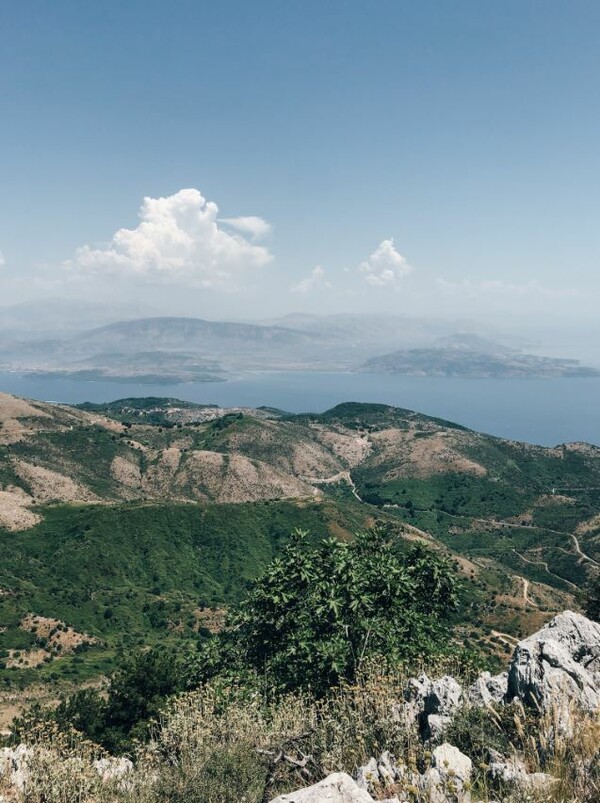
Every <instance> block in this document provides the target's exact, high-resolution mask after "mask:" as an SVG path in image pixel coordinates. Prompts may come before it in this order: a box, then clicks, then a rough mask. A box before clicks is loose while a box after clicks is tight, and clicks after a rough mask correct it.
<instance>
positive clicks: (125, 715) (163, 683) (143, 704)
mask: <svg viewBox="0 0 600 803" xmlns="http://www.w3.org/2000/svg"><path fill="white" fill-rule="evenodd" d="M183 686H184V682H183V671H182V662H181V660H180V659H178V658H177V656H175V655H174V654H173V653H171V652H169V651H168V650H166V649H165V648H163V647H156V648H154V649H151V650H146V651H143V652H139V653H136V654H134V655H131V656H129V657H128V658H126V659H125V660H124V661H123V663H122V664H121V666H120V667H119V669H118V670H117V671H116V672H115V674H114V675H113V677H112V678H111V682H110V686H109V689H108V694H107V695H104V696H103V695H102V694H101V693H100V692H99V691H97V690H96V689H82V690H80V691H78V692H76V693H75V694H73V695H71V696H70V697H69V698H67V699H66V700H62V701H61V702H60V704H59V705H58V706H57V708H56V709H55V710H54V711H50V712H48V711H46V712H42V713H43V717H42V718H45V719H48V718H49V719H52V720H54V721H55V722H56V723H57V724H58V725H59V727H61V728H64V729H68V728H70V727H72V728H75V729H76V730H77V731H79V732H80V733H83V734H85V736H87V737H88V738H89V739H91V740H92V741H94V742H96V743H97V744H100V745H102V746H103V747H105V748H107V749H108V750H110V751H114V752H122V751H125V750H127V749H128V748H129V747H130V746H131V743H132V741H133V740H135V739H144V738H145V737H146V735H147V733H148V729H149V725H150V723H151V722H152V720H155V719H156V718H157V716H158V714H159V713H160V710H161V708H162V706H163V704H164V702H165V700H166V698H167V697H169V696H170V695H171V694H175V693H176V692H178V691H181V690H182V689H183ZM29 719H32V720H33V721H35V720H37V719H39V711H37V710H32V714H31V715H30V717H29ZM21 727H23V726H21Z"/></svg>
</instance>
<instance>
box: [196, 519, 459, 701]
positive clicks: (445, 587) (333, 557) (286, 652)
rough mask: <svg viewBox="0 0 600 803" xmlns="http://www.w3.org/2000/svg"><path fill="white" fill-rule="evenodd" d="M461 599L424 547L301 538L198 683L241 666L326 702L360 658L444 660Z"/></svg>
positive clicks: (245, 608)
mask: <svg viewBox="0 0 600 803" xmlns="http://www.w3.org/2000/svg"><path fill="white" fill-rule="evenodd" d="M457 598H458V589H457V580H456V576H455V573H454V571H453V569H452V567H451V565H450V564H449V562H448V561H446V560H444V559H443V558H441V557H440V556H438V555H436V554H435V553H433V552H431V551H430V550H427V549H425V548H424V547H422V546H420V545H419V546H415V547H414V548H413V549H411V550H410V552H408V553H407V554H402V552H401V551H400V549H399V548H398V543H397V539H393V537H392V533H391V531H390V530H389V529H387V528H384V527H381V526H380V527H377V528H375V529H373V530H370V531H369V532H367V533H364V534H361V535H358V536H357V537H356V538H355V540H353V541H352V542H342V541H339V540H336V539H333V538H330V539H325V540H323V541H321V542H320V543H319V544H317V545H316V546H315V545H313V544H311V543H310V541H309V540H308V539H307V536H306V533H304V532H300V531H298V532H296V534H295V536H294V538H293V539H292V541H291V542H290V543H289V544H288V546H287V547H286V548H285V549H284V551H283V553H282V555H281V557H279V558H277V559H275V560H274V561H273V562H272V563H271V565H270V566H269V568H268V569H267V571H266V572H265V574H264V575H263V577H262V578H261V579H260V580H258V581H257V582H256V583H254V585H253V587H252V588H251V590H250V593H249V595H248V598H247V600H246V601H245V602H244V603H243V604H242V605H241V606H240V607H239V609H238V610H237V611H236V612H235V613H234V614H233V616H232V617H231V619H230V622H229V625H228V627H227V629H226V631H225V632H224V633H223V634H222V636H221V638H220V642H219V643H217V644H214V643H213V644H209V645H208V646H207V648H206V649H204V650H203V651H201V655H200V662H199V672H198V674H197V676H196V681H198V680H202V679H204V678H205V677H206V676H207V675H209V674H211V673H214V672H215V671H217V672H218V671H219V670H222V669H223V668H226V667H232V666H243V667H246V668H250V669H252V670H254V671H255V672H256V673H257V674H258V675H259V676H261V677H263V678H265V679H266V680H267V682H269V683H271V684H273V685H274V686H275V687H277V688H279V689H280V690H282V691H289V690H293V689H296V688H300V687H310V688H311V689H312V691H313V692H314V693H316V694H322V693H324V692H325V691H326V690H327V689H328V688H330V687H332V686H334V685H336V684H337V683H339V682H340V681H341V680H349V681H351V680H353V679H354V677H355V676H356V673H357V671H358V669H359V667H360V665H361V663H362V662H363V661H364V660H365V659H366V658H371V657H374V656H381V657H383V658H385V659H386V660H389V661H392V662H401V661H407V660H411V659H414V658H416V657H417V656H420V655H427V654H432V653H436V652H438V653H439V652H442V651H443V650H444V648H445V646H446V645H447V633H446V632H444V624H443V623H444V622H445V621H446V620H447V619H448V617H449V615H450V614H451V612H452V611H453V609H454V608H455V607H456V605H457ZM236 671H237V670H236Z"/></svg>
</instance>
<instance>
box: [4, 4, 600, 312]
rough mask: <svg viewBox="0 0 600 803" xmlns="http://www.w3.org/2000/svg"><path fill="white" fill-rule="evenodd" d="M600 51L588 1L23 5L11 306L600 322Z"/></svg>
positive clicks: (8, 288)
mask: <svg viewBox="0 0 600 803" xmlns="http://www.w3.org/2000/svg"><path fill="white" fill-rule="evenodd" d="M599 32H600V4H598V3H597V2H587V1H586V0H571V1H570V2H567V1H566V0H565V1H564V2H556V0H538V1H534V0H518V2H511V0H503V2H481V0H479V1H478V2H451V3H450V2H445V1H443V0H438V2H427V0H419V2H414V1H413V2H402V0H394V2H388V1H387V0H378V1H377V2H367V1H366V0H365V1H364V2H355V1H353V0H345V2H342V0H321V2H313V1H312V0H303V2H295V0H278V1H275V0H262V1H261V2H254V3H251V2H228V1H227V0H220V2H218V3H215V2H204V0H195V2H187V1H184V0H174V2H169V3H167V2H164V1H163V2H154V0H145V1H144V2H139V1H138V0H130V1H129V2H123V0H119V2H115V1H114V0H103V2H102V3H92V2H81V0H73V1H70V2H65V1H64V0H53V2H52V3H48V2H46V1H45V0H44V1H43V2H38V1H36V0H26V1H25V2H22V3H17V2H14V0H13V2H5V3H3V4H2V5H1V6H0V36H1V42H2V46H1V48H0V251H1V252H2V255H3V262H4V264H3V265H2V267H0V304H2V303H12V302H17V301H21V300H27V299H29V298H36V297H37V298H39V297H43V296H44V295H52V296H75V297H78V296H79V297H85V298H104V297H106V298H109V297H111V294H115V293H118V294H119V296H120V297H121V298H123V297H125V298H129V297H132V298H136V299H141V300H142V301H144V302H147V303H148V304H149V305H152V306H153V307H154V308H156V309H157V310H159V311H161V312H172V313H177V312H184V313H186V314H198V315H205V316H208V317H228V316H232V317H233V316H238V317H239V316H240V315H244V316H247V317H256V316H261V315H275V314H279V313H282V312H288V311H292V310H308V311H311V310H314V311H321V312H322V311H327V310H332V311H340V310H364V311H372V310H378V309H382V310H385V311H398V312H416V313H419V314H423V313H430V314H436V315H439V314H445V315H479V316H482V315H483V316H487V315H506V313H507V312H508V313H513V314H514V315H523V314H525V313H531V314H532V315H537V316H544V315H552V316H559V315H560V316H563V317H566V318H571V317H572V318H575V317H577V318H581V317H586V316H587V317H593V316H594V315H595V311H596V306H597V302H598V297H599V293H600V278H599V271H598V267H599V266H600V226H599V225H598V216H599V211H600V147H599V144H598V143H600V46H599V45H600V42H599V39H600V33H599ZM181 190H190V191H191V190H195V191H196V193H195V194H194V193H191V192H188V193H187V194H185V193H184V194H181V193H180V191H181ZM145 197H147V198H149V199H154V200H151V201H150V202H149V203H147V204H146V206H145V207H144V211H142V215H141V218H140V217H139V212H140V209H141V207H142V203H143V199H144V198H145ZM158 199H163V201H162V202H161V201H160V200H158ZM205 201H208V202H211V203H214V204H216V205H217V206H218V212H216V211H215V210H214V208H213V207H212V206H209V205H207V204H206V203H205ZM244 218H250V220H247V219H246V220H244ZM227 221H229V222H227ZM260 221H263V222H262V223H261V222H260ZM140 223H141V228H138V227H139V226H140ZM267 224H268V225H267ZM122 229H129V230H130V234H127V233H125V235H117V237H116V238H115V234H116V233H117V232H118V231H119V230H122Z"/></svg>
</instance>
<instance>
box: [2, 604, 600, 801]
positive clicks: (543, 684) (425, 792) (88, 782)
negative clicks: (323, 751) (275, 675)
mask: <svg viewBox="0 0 600 803" xmlns="http://www.w3.org/2000/svg"><path fill="white" fill-rule="evenodd" d="M191 705H192V709H193V708H194V703H193V702H192V703H191ZM508 706H512V708H510V709H509V708H508ZM515 706H516V708H517V709H518V710H520V711H522V712H526V711H530V712H531V711H535V712H536V714H537V715H538V716H539V717H540V718H541V720H542V721H546V722H547V723H548V728H547V729H546V730H545V731H543V730H539V731H538V732H537V736H536V738H537V740H538V744H536V751H537V753H538V754H539V753H540V752H542V753H543V751H544V750H546V751H547V753H548V754H550V753H551V752H552V751H554V753H556V751H557V745H558V744H559V743H562V744H569V743H570V742H572V741H573V740H574V739H575V738H576V737H577V735H578V733H577V730H578V728H580V727H581V723H582V722H586V723H588V724H589V723H590V722H591V723H593V729H592V731H590V732H591V733H592V737H591V741H592V742H593V743H592V744H591V746H590V747H589V749H588V750H587V751H584V752H581V753H577V752H574V753H572V757H571V758H567V759H566V760H567V761H576V762H578V767H577V774H578V777H579V778H583V779H584V784H587V785H588V787H589V786H590V784H593V783H596V781H593V780H592V778H593V777H596V779H597V775H598V762H599V761H600V750H599V744H600V742H598V740H597V736H598V735H600V728H599V727H598V714H599V713H600V624H598V623H595V622H592V621H590V620H589V619H586V618H585V617H584V616H582V615H580V614H577V613H573V612H571V611H565V612H564V613H561V614H559V615H558V616H556V617H555V618H554V619H552V621H550V622H549V623H548V624H547V625H546V626H545V627H543V628H542V629H541V630H539V631H538V632H537V633H534V634H533V635H532V636H529V638H526V639H524V640H523V641H521V642H520V643H519V644H518V645H517V647H516V648H515V651H514V654H513V656H512V659H511V661H510V664H509V667H508V671H506V672H503V673H501V674H499V675H495V676H492V675H490V674H489V673H483V674H481V675H480V676H479V677H477V678H476V680H475V681H474V682H473V683H472V684H471V685H469V686H465V685H462V684H461V683H460V682H459V681H458V680H456V678H454V677H451V676H444V677H441V678H437V679H431V678H429V677H428V676H427V675H426V674H422V675H420V676H419V677H415V678H411V679H410V680H409V681H408V682H407V684H406V687H405V689H404V692H403V694H401V695H399V699H398V700H397V702H394V703H393V704H392V706H391V707H392V709H393V710H391V711H390V712H389V714H386V716H389V717H391V718H393V719H394V720H395V721H396V722H398V723H399V725H400V729H401V730H402V732H405V733H407V734H409V733H410V734H414V738H415V740H416V742H417V743H418V744H419V745H420V748H421V752H422V755H425V756H427V760H426V762H425V764H423V762H421V763H420V764H419V765H417V764H415V763H414V762H412V763H411V762H410V761H406V758H404V759H399V758H398V757H396V756H394V755H393V754H392V753H391V752H390V751H388V750H385V751H383V752H382V753H381V754H380V755H378V756H372V757H371V758H370V760H369V761H367V762H366V763H365V764H364V765H363V766H361V767H359V768H358V769H357V770H355V771H354V772H353V774H352V775H350V774H346V773H344V772H334V773H332V774H330V775H328V776H327V777H326V778H324V779H323V780H321V781H320V782H319V783H316V784H313V785H311V786H305V787H304V788H302V789H298V790H297V791H295V792H291V793H287V794H283V795H280V796H279V797H275V798H273V799H272V801H271V803H371V802H372V801H374V800H379V801H382V800H385V801H387V803H405V802H406V803H408V801H410V802H411V803H416V801H418V803H480V801H483V800H485V801H486V803H491V801H500V800H502V801H505V800H506V801H510V803H517V801H518V803H521V801H526V800H527V801H536V802H538V803H541V801H544V803H546V802H547V801H557V800H561V801H562V800H569V801H571V800H573V801H575V800H576V801H580V800H585V801H586V803H587V801H596V800H598V799H600V798H599V797H597V796H595V795H596V791H595V790H596V787H593V789H592V790H591V791H590V788H588V789H587V791H586V792H585V794H584V795H583V796H577V795H576V794H571V793H569V795H568V797H564V796H563V795H562V793H561V795H559V796H557V795H556V794H555V792H556V791H557V790H558V788H559V785H560V784H561V782H562V783H563V785H564V777H563V778H562V779H560V778H558V777H556V775H555V774H553V773H554V772H555V770H552V766H555V765H551V763H550V762H548V763H547V764H545V765H544V764H543V762H542V764H540V765H539V766H532V765H531V762H529V763H527V761H526V758H527V757H526V756H524V755H521V754H519V752H518V751H517V750H515V749H511V750H510V752H508V751H507V752H506V754H502V753H501V752H499V751H498V750H497V749H495V748H494V747H493V746H492V744H493V738H492V737H493V733H491V732H490V734H489V736H490V746H489V747H488V748H486V752H487V755H486V758H485V761H484V762H481V756H474V755H473V756H469V755H465V753H463V752H461V750H460V749H459V748H458V747H457V746H455V745H453V744H451V743H450V741H449V739H448V738H447V734H448V732H449V731H450V730H451V727H452V724H453V721H454V720H455V719H457V718H458V716H459V715H464V712H465V710H467V711H477V710H483V709H485V710H486V711H487V712H488V713H489V714H490V715H491V719H490V720H489V721H490V723H491V725H492V729H493V724H494V720H495V718H497V719H498V722H499V721H500V717H501V715H502V712H503V711H506V712H507V714H508V713H511V712H512V711H513V710H514V709H515ZM511 715H512V714H511ZM182 723H184V724H185V720H179V725H176V728H181V727H183V725H182ZM187 724H188V725H189V721H188V722H187ZM593 734H596V736H594V735H593ZM175 736H176V741H177V739H178V738H179V735H178V732H177V733H175ZM217 736H218V734H217ZM484 737H485V739H486V742H485V743H486V744H487V732H486V734H484ZM532 738H533V737H532ZM49 739H50V737H48V739H46V740H45V738H44V735H43V734H42V739H41V740H38V741H37V743H36V744H34V745H31V744H21V745H18V746H16V747H10V748H8V747H7V748H4V749H3V750H2V751H0V790H1V792H2V794H0V801H11V802H12V801H15V802H18V803H24V801H28V803H29V801H32V800H35V801H36V802H37V801H38V800H43V801H52V800H55V799H56V800H58V799H60V800H61V801H63V800H64V801H70V800H77V801H86V803H88V802H91V801H95V803H98V801H105V800H108V801H110V802H111V803H117V801H118V803H121V801H123V803H125V802H127V803H133V801H135V802H136V803H145V801H150V800H151V801H153V803H154V801H159V802H160V803H162V801H164V800H171V798H170V797H168V796H166V797H165V795H164V793H163V792H161V791H160V781H161V772H162V771H161V770H160V769H159V768H158V767H157V765H156V764H152V763H150V764H148V763H147V764H144V757H143V756H142V757H141V758H140V759H139V760H138V761H137V762H132V761H130V760H129V759H127V758H111V757H102V758H97V757H95V758H94V760H88V761H87V764H86V760H84V759H83V758H82V757H81V756H79V757H73V756H70V757H66V758H65V757H57V754H56V753H52V750H51V749H50V748H49V747H48V740H49ZM594 739H595V741H594ZM391 746H392V745H390V747H391ZM465 749H466V748H465ZM259 752H260V751H259ZM263 752H264V751H263ZM282 757H284V758H287V757H285V756H284V751H282ZM60 762H62V768H63V770H64V773H63V778H64V777H66V778H67V779H68V783H70V784H71V783H72V778H73V777H74V776H76V775H77V774H78V773H79V774H81V775H82V776H83V774H84V772H87V773H88V775H87V776H86V779H85V784H83V783H81V784H79V786H78V792H77V796H75V797H74V796H73V793H70V795H71V796H69V795H65V794H63V795H62V796H59V797H57V796H56V795H55V796H51V795H50V796H48V795H47V794H46V792H44V794H43V795H41V796H40V795H39V794H38V795H37V796H32V792H31V790H32V789H33V788H34V786H35V788H38V789H39V788H40V786H42V787H43V788H44V789H45V788H46V787H44V786H43V784H44V780H45V779H44V777H41V776H44V775H50V774H52V773H55V771H56V767H55V765H56V764H57V763H60ZM291 762H292V763H294V760H293V759H291ZM84 764H85V767H84ZM295 764H296V765H298V766H300V765H299V763H298V762H297V761H296V762H295ZM542 769H543V770H544V771H539V770H542ZM536 770H538V771H536ZM547 770H550V771H547ZM482 771H483V773H484V778H485V781H486V785H487V791H486V793H485V795H484V794H482V793H480V794H475V793H474V792H473V782H474V780H475V775H476V773H477V774H478V785H476V786H477V788H478V789H481V777H482V776H481V772H482ZM40 777H41V780H40ZM307 783H310V781H307ZM36 784H37V786H36ZM72 786H73V785H71V787H69V788H72ZM103 790H104V791H103ZM140 790H141V791H140ZM144 790H145V791H144ZM497 790H501V792H502V794H497ZM193 791H194V795H195V796H194V798H193V799H194V801H196V800H203V801H204V797H203V796H202V793H203V790H202V789H197V788H195V787H194V789H193ZM198 795H200V796H198ZM173 799H175V798H173ZM179 799H187V798H177V800H179ZM206 799H207V800H210V801H211V803H212V801H214V800H219V801H220V800H221V798H215V797H214V796H211V797H207V798H206ZM230 799H232V800H233V798H230V797H228V798H227V800H230ZM247 799H248V800H249V799H252V800H255V799H257V798H255V797H252V798H246V796H245V795H242V797H241V798H240V803H243V801H245V800H247ZM264 799H265V800H267V799H268V797H265V798H264ZM236 800H237V797H236Z"/></svg>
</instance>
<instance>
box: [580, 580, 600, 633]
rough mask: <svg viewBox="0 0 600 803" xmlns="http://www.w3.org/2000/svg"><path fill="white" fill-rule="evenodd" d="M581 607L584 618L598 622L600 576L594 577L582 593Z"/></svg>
mask: <svg viewBox="0 0 600 803" xmlns="http://www.w3.org/2000/svg"><path fill="white" fill-rule="evenodd" d="M583 605H584V609H585V613H586V616H588V617H589V618H590V619H593V620H594V622H600V575H599V576H597V577H595V578H594V580H592V581H591V582H590V583H589V584H588V586H587V587H586V589H585V591H584V599H583Z"/></svg>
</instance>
